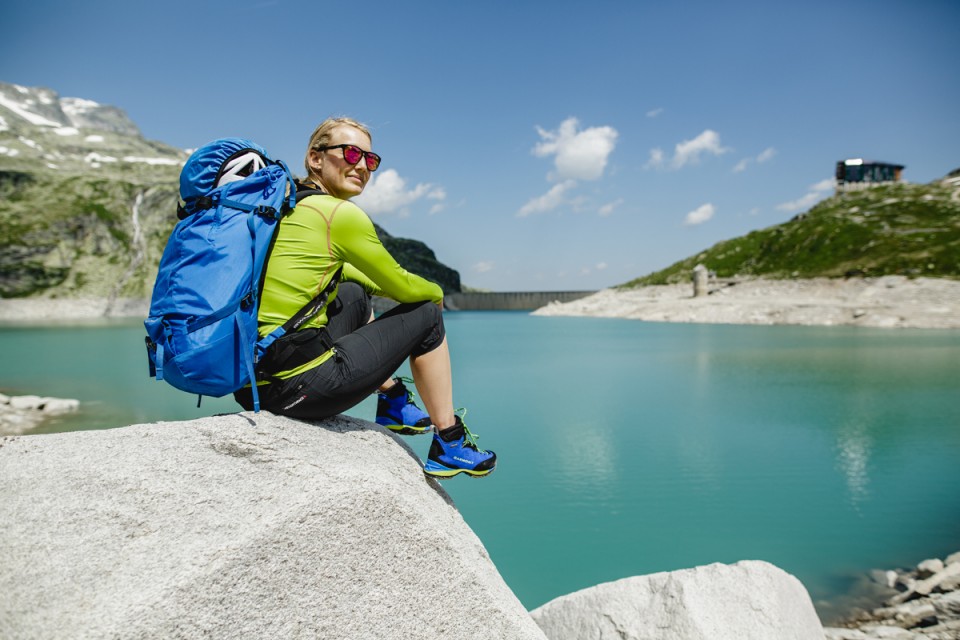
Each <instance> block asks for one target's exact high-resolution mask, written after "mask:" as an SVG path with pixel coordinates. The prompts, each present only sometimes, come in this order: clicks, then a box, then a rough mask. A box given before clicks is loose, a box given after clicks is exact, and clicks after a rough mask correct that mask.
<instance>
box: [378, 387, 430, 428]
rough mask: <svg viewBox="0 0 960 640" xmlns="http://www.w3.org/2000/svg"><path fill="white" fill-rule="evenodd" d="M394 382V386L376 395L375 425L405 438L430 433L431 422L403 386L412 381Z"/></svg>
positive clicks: (412, 395)
mask: <svg viewBox="0 0 960 640" xmlns="http://www.w3.org/2000/svg"><path fill="white" fill-rule="evenodd" d="M394 381H395V382H396V384H395V385H393V386H392V387H390V388H389V389H387V390H386V391H380V392H379V393H377V424H379V425H383V426H384V427H386V428H387V429H390V431H393V432H395V433H399V434H401V435H405V436H415V435H420V434H421V433H427V432H428V431H430V430H431V429H432V428H433V421H432V420H431V419H430V416H429V415H427V413H426V412H425V411H424V410H423V409H421V408H420V407H418V406H417V403H416V402H415V400H414V398H415V396H414V394H413V392H412V391H409V390H408V389H407V387H406V386H404V384H403V383H404V382H413V380H411V379H410V378H394Z"/></svg>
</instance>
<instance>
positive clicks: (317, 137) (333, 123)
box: [303, 117, 373, 181]
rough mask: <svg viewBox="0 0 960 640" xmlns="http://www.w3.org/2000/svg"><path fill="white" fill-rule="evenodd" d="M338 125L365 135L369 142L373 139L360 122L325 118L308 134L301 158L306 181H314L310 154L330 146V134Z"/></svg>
mask: <svg viewBox="0 0 960 640" xmlns="http://www.w3.org/2000/svg"><path fill="white" fill-rule="evenodd" d="M340 125H347V126H348V127H353V128H354V129H357V130H359V131H360V132H362V133H364V134H366V136H367V137H368V138H370V139H371V140H372V139H373V136H371V135H370V129H368V128H367V126H366V125H365V124H363V123H362V122H357V121H356V120H354V119H353V118H347V117H337V118H327V119H326V120H324V121H323V122H321V123H320V125H319V126H317V128H316V129H314V130H313V133H312V134H310V142H309V143H308V144H307V152H306V154H304V156H303V166H304V168H305V169H306V170H307V179H308V180H314V178H315V176H314V173H313V169H312V168H311V167H310V152H311V151H316V150H317V149H319V148H320V147H325V146H327V145H328V144H330V134H331V133H332V132H333V130H334V129H336V128H337V127H339V126H340ZM314 181H315V180H314Z"/></svg>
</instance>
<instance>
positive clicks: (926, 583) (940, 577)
mask: <svg viewBox="0 0 960 640" xmlns="http://www.w3.org/2000/svg"><path fill="white" fill-rule="evenodd" d="M958 576H960V564H957V563H954V564H950V565H947V567H946V568H944V569H943V570H942V571H938V572H937V573H936V574H934V575H932V576H930V577H929V578H927V579H926V580H918V581H917V582H916V583H915V584H914V585H913V586H912V587H911V588H910V589H909V590H907V591H905V592H904V593H901V594H899V595H896V596H894V597H893V598H891V599H890V602H891V603H892V604H900V603H902V602H907V601H908V600H913V599H914V598H918V597H921V596H927V595H930V594H931V593H933V591H934V589H936V588H938V587H939V586H940V584H941V583H943V582H946V581H947V580H953V579H954V578H956V577H958Z"/></svg>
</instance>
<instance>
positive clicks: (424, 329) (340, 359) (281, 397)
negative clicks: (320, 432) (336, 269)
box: [234, 282, 446, 420]
mask: <svg viewBox="0 0 960 640" xmlns="http://www.w3.org/2000/svg"><path fill="white" fill-rule="evenodd" d="M370 310H371V302H370V296H369V295H368V294H367V293H366V292H365V291H364V290H363V288H361V287H360V286H359V285H357V284H355V283H352V282H344V283H341V284H340V287H339V289H338V292H337V297H336V298H335V299H334V300H333V302H331V303H330V306H329V307H328V308H327V326H326V327H325V328H323V329H302V330H300V331H298V332H296V333H293V334H291V335H289V336H284V337H283V338H281V339H280V340H278V341H277V344H275V345H274V346H273V347H271V349H270V350H268V353H267V358H266V359H265V362H268V361H270V356H271V355H272V354H273V353H279V352H281V351H284V352H290V351H291V349H290V348H289V347H290V346H291V345H293V346H295V347H296V349H295V351H297V352H298V357H299V361H300V362H305V361H309V360H311V359H313V358H315V357H318V356H320V355H321V354H323V353H326V352H327V351H328V350H330V349H331V348H332V349H333V351H334V354H333V356H332V357H330V358H328V359H327V360H325V361H324V362H323V363H322V364H320V365H319V366H317V367H315V368H313V369H310V370H309V371H306V372H304V373H301V374H300V375H297V376H294V377H292V378H288V379H286V380H273V381H272V382H270V384H266V385H260V386H259V387H258V388H257V390H258V392H259V394H260V406H261V408H263V409H266V410H267V411H270V412H272V413H276V414H280V415H285V416H290V417H292V418H307V419H315V420H318V419H322V418H328V417H330V416H334V415H337V414H338V413H342V412H344V411H346V410H347V409H349V408H350V407H353V406H356V405H357V404H359V403H360V402H361V401H362V400H363V399H364V398H366V397H367V396H369V395H370V394H371V393H373V392H374V391H376V390H377V388H378V387H379V386H380V385H382V384H383V383H384V382H386V381H387V379H389V378H390V376H392V375H393V374H394V373H395V372H396V370H397V369H398V368H399V367H400V365H401V364H403V361H404V360H406V359H407V358H408V357H410V356H418V355H422V354H424V353H428V352H430V351H433V350H434V349H436V348H437V347H438V346H440V344H441V343H442V342H443V338H444V336H445V335H446V333H445V330H444V326H443V314H442V313H441V311H440V307H438V306H437V305H436V304H434V303H433V302H429V301H425V302H411V303H406V304H401V305H398V306H396V307H394V308H393V309H391V310H390V311H388V312H386V313H384V314H383V315H381V316H380V317H379V318H377V319H376V320H374V321H373V322H368V320H369V319H370ZM304 356H306V357H304ZM287 360H288V362H287V363H284V362H282V361H280V362H272V363H271V365H270V366H271V368H272V370H274V371H284V370H287V369H291V368H293V366H288V364H289V362H290V361H292V360H293V358H288V359H287ZM294 366H296V365H294ZM234 397H235V398H236V400H237V402H239V403H240V405H241V406H242V407H243V408H244V409H246V410H248V411H250V410H252V409H253V395H252V393H251V391H250V389H249V388H244V389H240V390H239V391H237V392H236V393H235V394H234Z"/></svg>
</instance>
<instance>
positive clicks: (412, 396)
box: [396, 376, 420, 409]
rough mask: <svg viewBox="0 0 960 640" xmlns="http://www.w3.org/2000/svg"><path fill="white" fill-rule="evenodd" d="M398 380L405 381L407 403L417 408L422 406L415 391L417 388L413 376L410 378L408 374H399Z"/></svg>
mask: <svg viewBox="0 0 960 640" xmlns="http://www.w3.org/2000/svg"><path fill="white" fill-rule="evenodd" d="M396 379H397V380H399V381H400V382H402V383H403V386H404V387H405V388H406V389H407V404H412V405H413V406H415V407H416V408H418V409H419V408H420V405H418V404H417V394H416V392H415V391H414V389H415V388H416V387H415V386H414V385H415V384H416V383H414V381H413V378H408V377H406V376H397V377H396Z"/></svg>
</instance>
